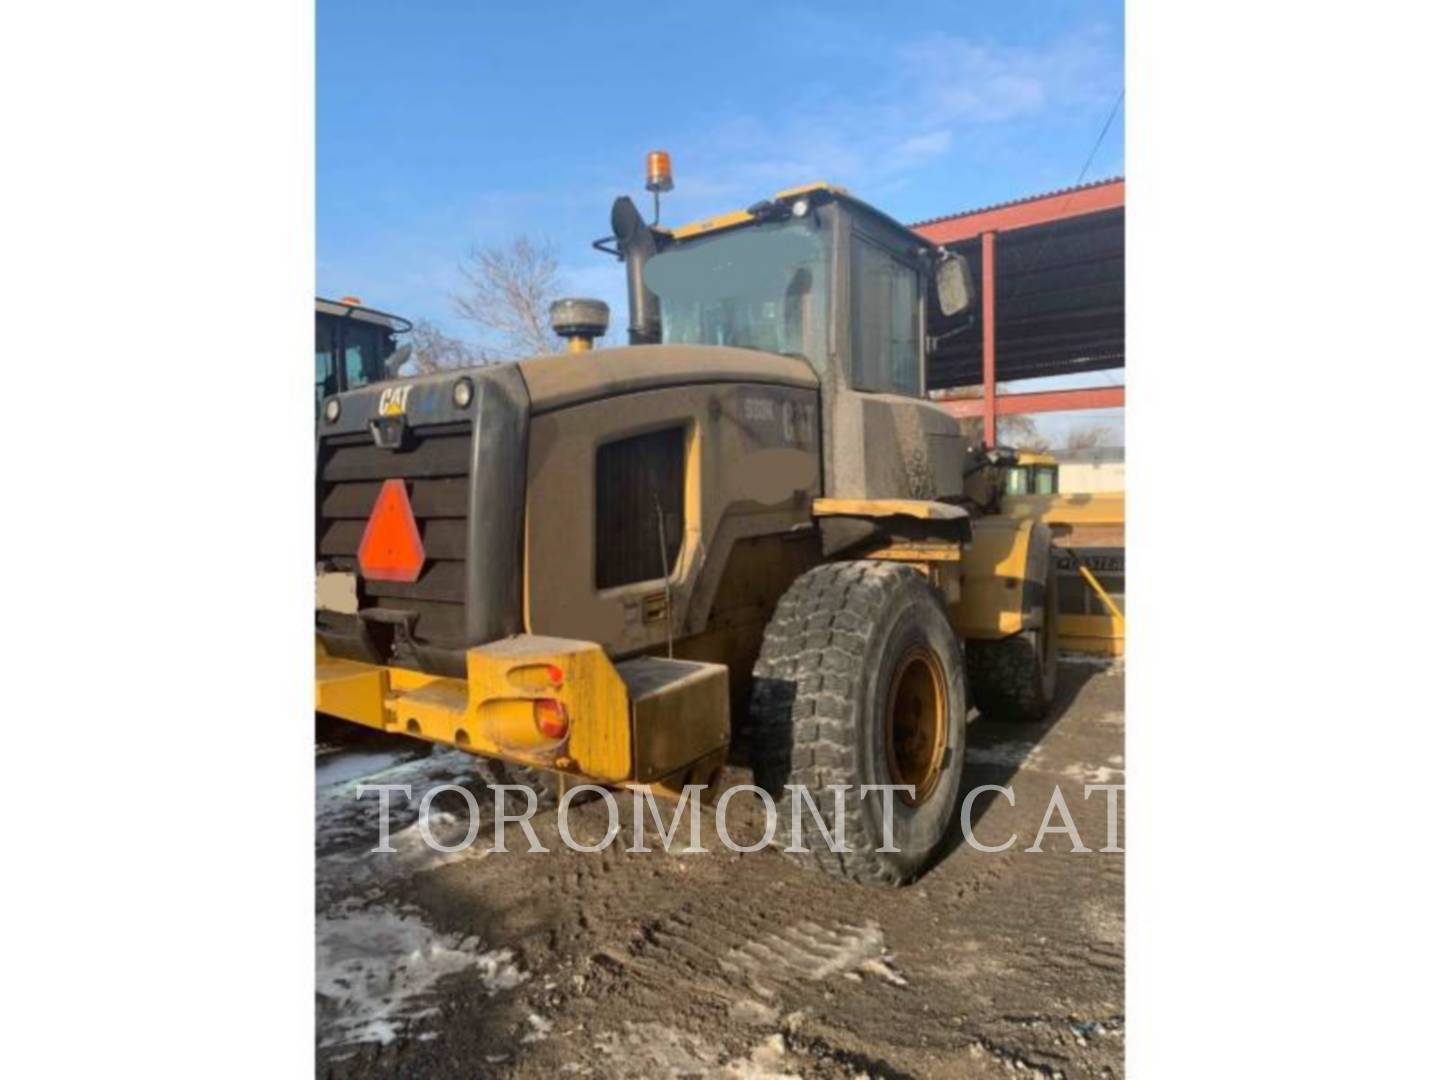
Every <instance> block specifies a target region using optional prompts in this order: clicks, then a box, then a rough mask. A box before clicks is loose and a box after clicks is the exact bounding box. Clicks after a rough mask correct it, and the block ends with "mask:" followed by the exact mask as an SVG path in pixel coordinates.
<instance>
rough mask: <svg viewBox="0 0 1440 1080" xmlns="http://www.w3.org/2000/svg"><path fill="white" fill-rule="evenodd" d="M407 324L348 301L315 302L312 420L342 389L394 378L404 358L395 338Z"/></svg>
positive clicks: (406, 352)
mask: <svg viewBox="0 0 1440 1080" xmlns="http://www.w3.org/2000/svg"><path fill="white" fill-rule="evenodd" d="M409 330H410V322H409V320H407V319H402V318H400V317H399V316H398V315H388V314H386V313H385V312H383V311H376V310H374V309H372V308H367V307H364V306H363V305H362V304H361V303H360V301H359V300H358V299H357V298H355V297H353V296H345V297H342V298H341V299H339V300H325V299H322V298H320V297H318V296H317V297H316V298H315V416H316V417H317V418H318V417H319V416H320V408H321V405H322V404H323V403H324V401H325V399H326V398H328V397H331V396H333V395H335V394H338V393H341V392H342V391H345V390H354V389H356V388H358V387H361V386H367V385H369V384H370V383H375V382H382V381H383V380H385V379H389V378H394V376H395V373H396V372H397V371H398V370H399V368H400V366H401V365H402V364H404V362H405V360H406V359H408V358H409V349H408V347H406V346H402V345H397V342H396V337H397V335H400V334H404V333H406V332H408V331H409Z"/></svg>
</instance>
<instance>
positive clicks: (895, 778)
mask: <svg viewBox="0 0 1440 1080" xmlns="http://www.w3.org/2000/svg"><path fill="white" fill-rule="evenodd" d="M949 729H950V710H949V701H948V699H947V698H946V695H945V679H944V675H943V674H942V672H941V668H940V661H939V660H938V659H936V657H935V654H934V653H932V652H931V651H930V650H929V649H925V648H915V649H912V650H910V652H908V653H906V654H905V656H904V658H903V659H901V661H900V663H899V664H898V665H896V667H895V673H894V675H892V676H891V678H890V694H889V701H888V704H887V707H886V710H885V749H886V757H887V758H888V761H889V766H890V782H891V783H892V784H901V785H907V786H912V787H914V789H915V795H914V797H913V798H912V797H910V796H908V795H906V794H905V793H904V792H901V793H900V798H901V800H902V801H903V802H905V803H907V804H909V805H910V806H918V805H919V804H920V803H923V802H924V801H925V800H926V799H928V798H929V797H930V795H931V794H932V793H933V792H934V790H935V787H936V785H937V783H938V782H939V780H940V766H941V765H942V764H943V763H944V760H945V745H946V743H947V741H948V740H947V736H948V735H949Z"/></svg>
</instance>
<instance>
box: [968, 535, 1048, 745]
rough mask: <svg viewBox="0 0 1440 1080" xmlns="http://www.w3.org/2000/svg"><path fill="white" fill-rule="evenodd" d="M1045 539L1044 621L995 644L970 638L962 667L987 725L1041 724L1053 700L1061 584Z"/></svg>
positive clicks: (994, 642)
mask: <svg viewBox="0 0 1440 1080" xmlns="http://www.w3.org/2000/svg"><path fill="white" fill-rule="evenodd" d="M1049 549H1050V545H1049V540H1048V537H1047V538H1045V544H1044V547H1043V549H1042V550H1043V551H1044V554H1045V568H1044V577H1043V578H1042V579H1041V580H1042V581H1043V586H1042V587H1043V588H1044V601H1043V603H1044V607H1043V614H1042V622H1041V624H1040V625H1039V626H1037V627H1032V628H1031V629H1029V630H1022V631H1021V632H1020V633H1018V634H1011V635H1010V636H1009V637H1007V638H1000V639H999V640H998V641H986V640H983V639H980V638H971V639H970V640H969V641H967V642H966V643H965V662H966V665H967V669H968V671H967V673H968V674H969V677H970V690H971V693H972V694H974V696H975V706H976V708H978V709H979V710H980V713H981V715H982V716H984V717H985V719H987V720H998V721H1000V722H1002V723H1010V724H1030V723H1036V722H1038V721H1040V720H1044V719H1045V717H1046V715H1047V714H1048V713H1049V712H1050V705H1051V703H1052V702H1053V701H1054V700H1055V681H1056V677H1057V673H1058V671H1059V656H1060V647H1059V645H1060V580H1059V575H1057V574H1056V573H1055V567H1054V565H1053V562H1052V560H1051V559H1050V554H1049Z"/></svg>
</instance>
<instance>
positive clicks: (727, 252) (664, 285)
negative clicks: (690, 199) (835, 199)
mask: <svg viewBox="0 0 1440 1080" xmlns="http://www.w3.org/2000/svg"><path fill="white" fill-rule="evenodd" d="M645 284H646V286H647V287H648V288H649V290H650V291H651V292H653V293H654V294H655V295H656V296H657V297H658V298H659V299H660V339H661V340H662V341H665V342H675V343H679V344H686V345H732V346H737V347H739V348H746V349H763V350H764V351H766V352H772V353H789V354H791V355H797V356H804V357H805V358H806V359H808V360H809V361H810V363H811V364H812V365H814V367H815V370H816V371H824V370H825V365H826V360H827V358H828V356H829V340H828V338H829V334H828V330H827V328H828V326H829V295H830V244H829V242H828V237H827V234H826V233H825V232H824V231H822V230H821V229H819V228H818V227H817V226H816V225H815V223H814V221H813V219H810V218H792V219H790V220H789V221H784V222H772V223H768V224H764V225H756V226H750V227H746V228H739V229H733V230H731V231H729V232H722V233H717V234H716V235H714V236H708V237H702V238H700V239H697V240H689V241H685V242H683V243H681V244H678V245H676V246H675V247H672V248H670V249H669V250H667V251H662V252H661V253H659V254H658V255H655V256H653V257H652V258H651V259H649V260H648V261H647V262H646V264H645Z"/></svg>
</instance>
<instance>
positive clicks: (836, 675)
mask: <svg viewBox="0 0 1440 1080" xmlns="http://www.w3.org/2000/svg"><path fill="white" fill-rule="evenodd" d="M964 670H965V665H964V658H963V654H962V650H961V644H960V641H959V640H958V639H957V638H956V637H955V635H954V632H953V631H952V630H951V627H950V623H949V620H948V618H947V617H946V614H945V608H944V605H943V603H942V601H941V599H940V596H939V594H938V593H937V592H936V591H935V590H934V589H933V588H932V587H931V586H930V584H929V582H928V581H926V579H925V577H924V576H923V575H922V574H921V573H920V572H919V571H917V570H915V569H914V568H913V567H910V566H905V565H903V564H899V563H885V562H867V561H857V562H837V563H827V564H825V565H823V566H818V567H816V568H815V569H813V570H810V571H809V572H808V573H805V574H803V575H801V576H800V577H799V578H797V579H796V580H795V582H794V583H793V584H792V585H791V586H790V589H789V590H788V591H787V592H786V593H785V595H784V596H783V597H781V599H780V603H779V605H778V606H777V607H776V609H775V614H774V616H773V617H772V618H771V620H770V624H769V625H768V626H767V627H766V630H765V640H764V643H763V645H762V646H761V650H760V659H759V661H758V662H757V664H756V666H755V681H754V688H753V689H752V691H751V709H750V728H749V730H750V733H751V744H752V745H751V761H752V764H753V767H754V771H755V780H756V783H757V784H758V785H759V786H761V787H763V788H765V789H766V790H767V791H769V792H770V793H771V794H772V795H774V796H776V797H781V796H782V793H783V798H780V813H781V818H780V829H781V832H782V834H785V835H788V832H789V828H790V822H791V820H792V819H791V816H790V815H791V812H792V799H793V798H795V797H796V796H795V795H793V794H791V793H789V792H786V791H785V788H786V785H804V786H805V787H806V788H808V789H809V793H810V797H811V799H813V800H814V802H815V805H816V807H817V808H818V809H819V811H820V816H821V818H822V819H823V820H824V823H825V828H826V829H827V830H828V831H829V832H830V833H831V835H832V836H833V835H834V833H835V828H836V820H835V818H836V814H835V799H834V796H833V793H831V792H829V791H827V790H825V789H826V788H827V787H828V786H830V785H833V784H845V785H849V786H850V790H848V791H847V792H846V793H845V802H844V804H843V805H844V817H845V821H844V832H845V837H844V838H845V844H846V846H847V847H848V848H850V849H851V850H850V851H848V852H846V851H832V850H831V849H830V846H829V844H828V843H827V842H826V839H825V836H824V834H823V833H822V831H821V829H820V827H819V826H818V825H817V824H816V823H815V821H814V818H813V817H812V815H811V813H810V811H809V810H808V808H804V807H802V814H801V821H802V831H801V835H800V842H801V844H802V845H803V846H804V847H805V848H806V849H807V850H808V851H809V852H810V853H811V855H812V856H813V858H814V861H815V862H816V864H817V865H818V866H819V867H820V869H822V870H824V871H825V872H826V873H828V874H831V875H833V876H835V877H840V878H845V879H848V880H851V881H857V882H861V883H863V884H873V885H901V884H904V883H906V882H908V881H911V880H913V879H914V877H915V876H916V875H917V874H919V873H920V872H921V871H922V870H923V869H924V868H925V866H926V865H927V863H928V862H929V860H930V858H931V856H932V855H933V854H934V852H935V850H936V849H937V848H938V847H939V846H940V844H941V843H942V841H943V840H944V838H945V835H946V832H947V830H948V828H949V825H950V822H951V819H952V817H953V816H954V811H955V804H956V801H957V799H958V797H959V792H960V771H961V767H962V764H963V761H964V757H965V713H966V698H965V680H964ZM862 784H900V785H909V786H910V787H912V788H913V790H914V795H913V796H910V797H907V796H905V795H903V794H902V793H900V792H896V793H895V794H894V798H893V804H892V805H893V816H892V822H893V843H892V845H890V846H892V847H894V848H897V849H898V850H895V851H882V850H880V849H881V848H882V847H883V846H885V833H884V808H885V799H884V797H883V793H882V792H873V791H872V792H870V793H869V794H868V795H866V796H865V797H863V798H862V797H861V792H860V787H861V785H862Z"/></svg>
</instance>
